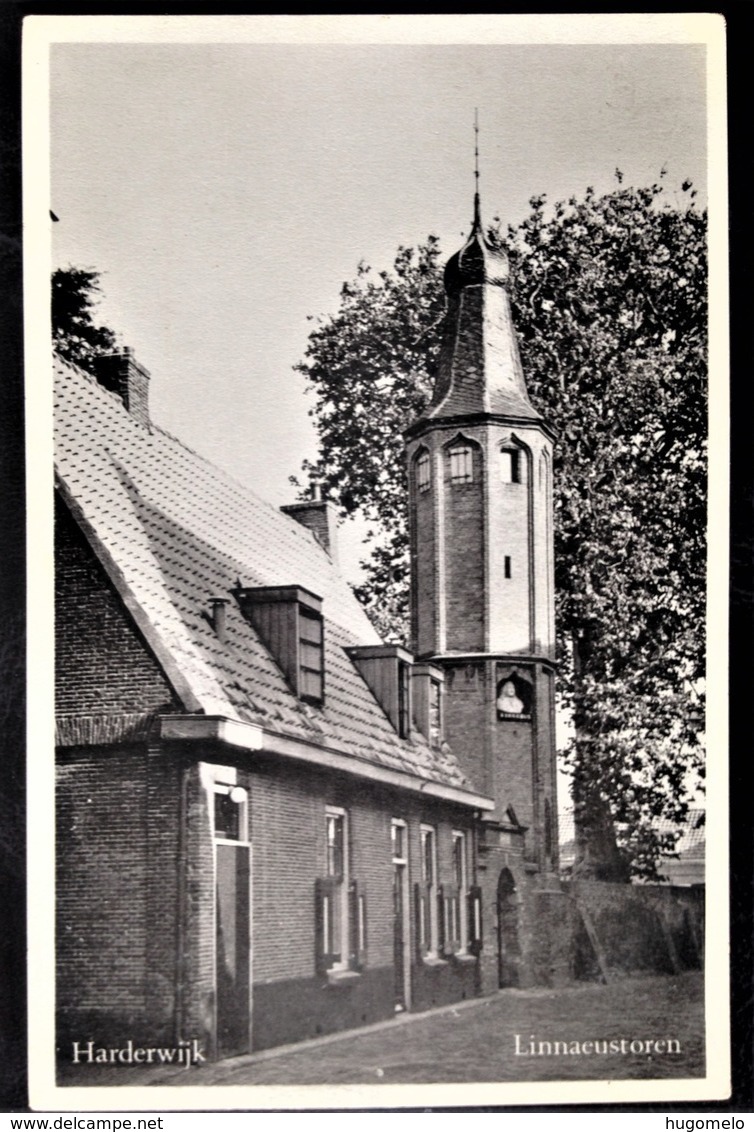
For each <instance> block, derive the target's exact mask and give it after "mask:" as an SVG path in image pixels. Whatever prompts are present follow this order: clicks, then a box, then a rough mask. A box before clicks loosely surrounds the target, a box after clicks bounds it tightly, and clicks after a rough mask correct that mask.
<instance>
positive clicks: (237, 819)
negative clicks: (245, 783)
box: [214, 782, 248, 841]
mask: <svg viewBox="0 0 754 1132" xmlns="http://www.w3.org/2000/svg"><path fill="white" fill-rule="evenodd" d="M214 794H215V805H214V822H215V839H216V840H217V841H247V840H248V795H247V793H246V791H245V790H244V789H243V787H242V786H230V785H226V784H224V783H222V782H216V783H215V785H214Z"/></svg>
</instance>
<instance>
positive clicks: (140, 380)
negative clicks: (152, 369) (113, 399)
mask: <svg viewBox="0 0 754 1132" xmlns="http://www.w3.org/2000/svg"><path fill="white" fill-rule="evenodd" d="M95 364H96V367H97V380H98V381H99V383H100V385H103V386H104V387H105V389H109V390H110V392H111V393H117V394H118V396H119V397H120V399H121V401H122V402H123V404H124V405H125V406H126V408H127V409H128V411H129V413H130V414H131V416H132V417H134V418H135V419H136V420H137V421H138V422H139V424H142V425H145V426H146V427H148V426H149V370H147V369H145V368H144V366H143V365H141V364H140V363H139V362H137V360H136V358H135V357H134V354H133V350H132V349H131V347H130V346H124V347H123V349H122V350H120V351H119V352H118V353H117V354H103V355H101V356H100V357H98V358H96V359H95Z"/></svg>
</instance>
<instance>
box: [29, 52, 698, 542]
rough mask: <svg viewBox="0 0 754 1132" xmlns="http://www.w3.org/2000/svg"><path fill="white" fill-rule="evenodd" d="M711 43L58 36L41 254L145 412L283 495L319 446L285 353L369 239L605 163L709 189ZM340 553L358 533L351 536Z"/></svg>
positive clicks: (419, 232)
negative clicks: (147, 400) (93, 299)
mask: <svg viewBox="0 0 754 1132" xmlns="http://www.w3.org/2000/svg"><path fill="white" fill-rule="evenodd" d="M705 103H706V94H705V49H704V47H703V46H702V45H693V44H692V45H683V44H681V45H665V46H662V45H656V46H652V45H637V46H610V45H573V46H558V45H555V46H542V45H536V46H526V45H515V46H506V45H496V46H486V45H465V46H455V45H450V46H442V45H439V46H416V45H414V46H395V45H349V46H346V45H335V44H329V45H323V46H319V45H315V46H312V45H306V46H301V45H293V44H204V45H202V44H159V45H154V44H134V43H121V44H112V43H108V44H104V43H92V44H56V45H54V46H53V48H52V55H51V161H52V165H51V191H52V196H51V207H52V208H53V209H54V211H55V213H56V214H57V216H58V217H59V218H60V222H59V223H58V224H55V225H54V226H53V237H54V247H53V258H54V263H55V265H60V266H67V265H69V264H73V265H76V266H86V267H93V268H96V269H97V270H98V271H100V272H101V273H102V281H103V289H104V292H105V299H104V300H103V302H102V304H101V307H100V312H99V314H100V317H101V319H102V321H104V322H106V323H107V324H108V325H110V326H111V327H112V328H113V329H115V330H116V331H118V332H119V334H120V336H121V340H122V342H123V343H124V344H127V345H130V346H132V347H133V348H134V350H135V351H136V354H137V356H138V358H139V360H140V361H142V362H143V363H144V365H146V366H147V368H148V369H149V370H150V371H151V373H152V387H151V401H152V413H153V417H154V419H155V420H156V421H157V422H158V423H159V424H161V425H163V426H164V427H165V428H167V429H168V430H169V431H170V432H173V433H174V434H176V435H177V436H179V437H180V438H181V439H182V440H184V441H185V442H186V443H188V444H189V445H190V446H191V447H193V448H195V449H196V450H198V451H199V452H201V453H202V454H204V455H206V456H207V457H208V458H209V459H210V460H212V461H213V462H215V463H217V464H219V465H221V466H223V467H224V468H226V469H227V470H228V471H230V472H231V473H232V474H233V475H234V476H236V478H238V479H240V480H242V481H243V482H245V483H247V484H250V485H251V486H252V487H253V488H254V489H255V490H256V491H257V492H258V493H259V494H260V495H262V496H264V497H265V498H267V499H269V500H270V501H271V502H273V503H275V504H279V503H284V502H287V501H290V500H291V498H292V497H293V489H292V488H291V487H290V485H289V484H288V476H289V475H291V474H295V473H296V472H297V471H298V470H299V467H300V463H301V459H302V457H303V456H313V455H314V454H315V450H316V449H315V440H314V434H313V429H312V425H311V422H310V420H309V419H308V417H307V409H308V408H309V406H310V404H311V398H307V397H306V396H305V393H304V382H303V379H302V378H301V376H300V375H298V374H296V373H295V372H294V371H293V369H292V367H293V366H294V365H295V363H296V362H297V361H299V360H300V359H301V358H302V357H303V354H304V350H305V346H306V340H307V335H308V332H309V330H310V328H311V327H310V323H309V322H308V321H307V316H309V315H318V314H322V313H327V312H329V311H334V310H335V309H336V307H337V303H338V294H339V290H340V286H341V284H342V283H343V281H344V280H346V279H350V278H352V277H353V275H354V272H355V269H356V266H357V264H358V262H359V260H360V259H362V258H363V259H365V260H366V261H367V262H369V263H371V264H372V265H373V266H375V267H378V268H379V267H384V266H387V265H388V264H389V263H390V261H391V259H392V256H393V254H394V252H395V249H396V248H397V247H398V245H399V244H406V243H408V244H412V243H415V242H417V241H420V240H422V239H424V238H425V237H426V236H427V234H428V233H430V232H433V233H435V234H437V235H438V236H439V237H440V238H441V242H442V246H443V249H444V251H445V252H446V253H447V254H448V255H449V254H450V253H451V252H452V251H453V250H455V248H456V247H457V246H458V245H459V244H460V242H461V240H462V238H463V236H464V235H465V233H466V232H467V231H468V226H469V221H470V219H471V204H472V194H473V129H472V126H473V118H474V108H475V107H476V106H478V107H479V119H480V130H481V135H480V147H481V178H482V179H481V187H482V206H483V213H484V215H485V216H487V217H488V218H490V217H491V216H493V215H495V214H497V215H499V216H500V217H501V218H502V219H503V220H504V221H505V222H512V223H516V222H518V221H519V220H521V219H522V218H523V216H524V215H525V213H526V211H527V201H528V199H529V197H531V196H532V195H534V194H539V193H547V194H548V198H549V199H550V200H551V201H555V200H558V199H561V198H564V197H567V196H569V195H571V194H574V193H575V194H582V193H583V191H584V189H585V188H586V187H587V186H588V185H593V186H594V187H595V188H596V189H597V190H598V191H602V190H608V189H609V188H610V187H611V186H612V185H613V184H614V181H613V175H614V170H615V168H616V166H618V167H620V169H621V170H622V171H623V173H624V179H625V182H627V183H629V184H647V183H651V181H653V180H655V179H656V178H657V177H658V175H659V172H660V169H661V168H662V167H665V168H666V169H667V183H668V185H669V186H678V185H680V183H681V182H682V181H683V180H684V179H685V178H687V177H689V178H691V179H692V180H693V181H694V183H695V185H696V187H697V188H698V190H699V192H700V200H702V201H703V200H704V190H705V165H706V149H705V130H706V124H705V122H706V119H705ZM351 557H352V552H351Z"/></svg>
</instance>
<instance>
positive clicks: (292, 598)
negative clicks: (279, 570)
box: [235, 586, 325, 706]
mask: <svg viewBox="0 0 754 1132" xmlns="http://www.w3.org/2000/svg"><path fill="white" fill-rule="evenodd" d="M235 594H236V597H237V599H238V604H239V605H240V607H241V612H242V613H243V615H244V617H245V618H246V619H247V621H249V622H250V623H251V624H252V625H253V626H254V628H255V629H256V631H257V633H258V634H259V637H260V639H261V640H262V643H263V644H264V645H265V647H266V648H267V650H268V652H269V653H270V654H271V656H272V657H273V659H274V660H275V661H276V662H277V664H278V665H279V667H280V668H281V670H282V672H283V675H284V676H285V678H286V680H287V681H288V684H289V685H290V687H291V689H292V691H293V692H294V693H295V695H296V696H298V698H299V699H300V700H303V701H304V702H305V703H309V704H315V705H317V706H319V705H321V704H322V703H324V695H325V690H324V683H325V679H324V676H325V670H324V623H323V619H322V599H321V598H319V597H317V595H316V594H313V593H311V591H310V590H305V589H304V587H303V586H257V587H254V588H249V589H246V588H240V589H238V590H236V591H235Z"/></svg>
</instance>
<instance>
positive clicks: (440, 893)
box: [437, 884, 450, 955]
mask: <svg viewBox="0 0 754 1132" xmlns="http://www.w3.org/2000/svg"><path fill="white" fill-rule="evenodd" d="M446 891H447V890H446V888H445V885H444V884H441V885H439V887H438V889H437V951H438V953H439V954H440V955H445V954H446V953H447V947H448V913H449V911H450V909H449V908H448V898H447V895H446Z"/></svg>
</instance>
